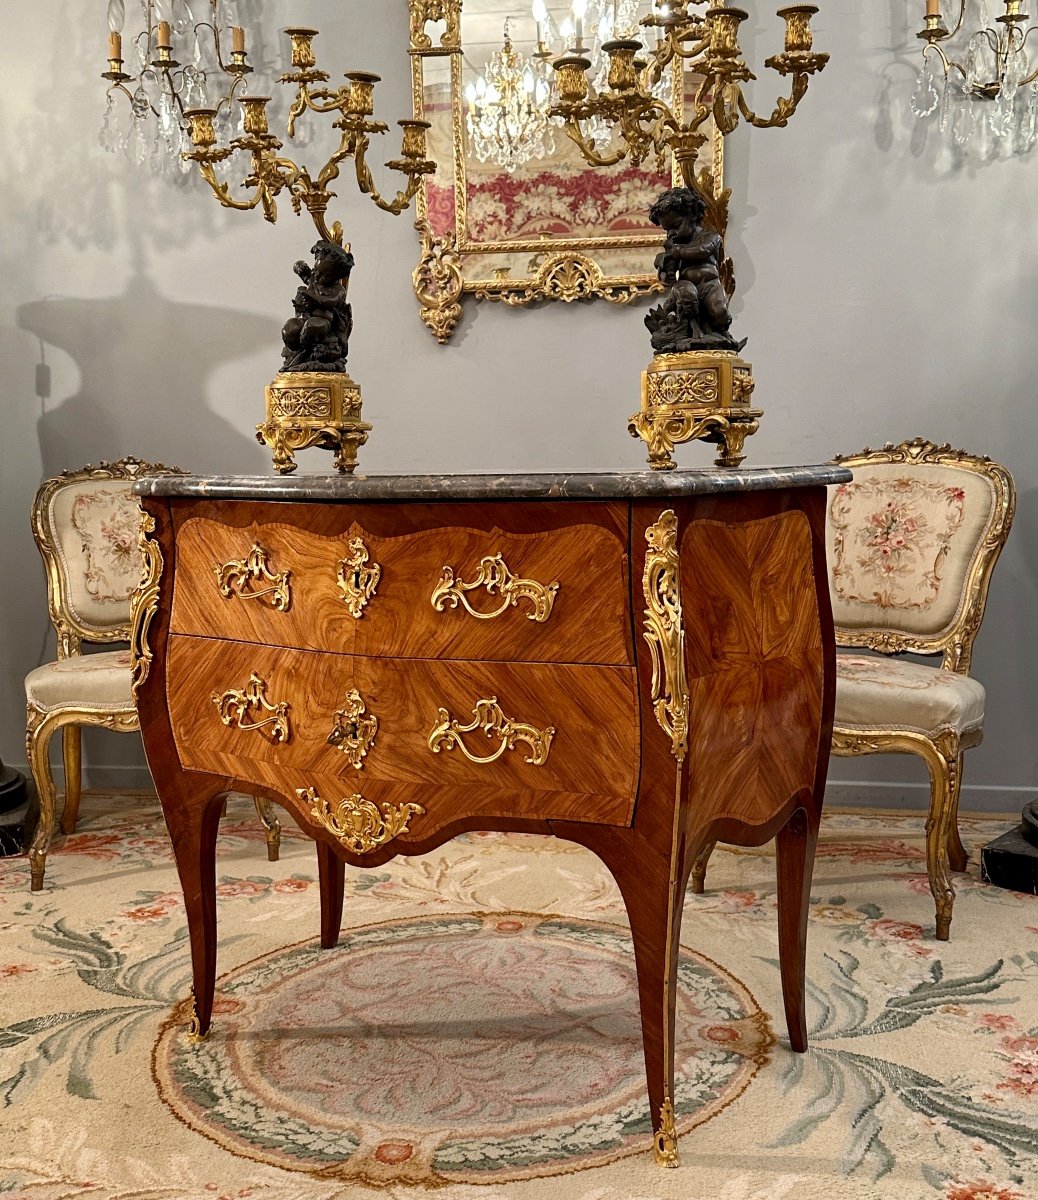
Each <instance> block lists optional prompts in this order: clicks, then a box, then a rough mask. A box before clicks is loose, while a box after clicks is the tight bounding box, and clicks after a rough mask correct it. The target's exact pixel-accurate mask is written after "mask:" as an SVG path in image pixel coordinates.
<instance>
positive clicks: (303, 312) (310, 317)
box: [104, 0, 436, 474]
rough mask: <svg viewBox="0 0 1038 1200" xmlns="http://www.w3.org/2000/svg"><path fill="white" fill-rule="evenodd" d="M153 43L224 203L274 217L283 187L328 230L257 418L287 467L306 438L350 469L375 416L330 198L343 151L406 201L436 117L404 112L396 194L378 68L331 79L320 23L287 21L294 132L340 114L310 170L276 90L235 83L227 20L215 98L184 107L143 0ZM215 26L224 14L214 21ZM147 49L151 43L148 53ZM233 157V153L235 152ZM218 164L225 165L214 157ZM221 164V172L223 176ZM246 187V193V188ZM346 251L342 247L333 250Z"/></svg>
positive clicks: (190, 156) (114, 47) (113, 59)
mask: <svg viewBox="0 0 1038 1200" xmlns="http://www.w3.org/2000/svg"><path fill="white" fill-rule="evenodd" d="M146 9H147V14H148V18H147V19H148V29H147V32H146V35H142V37H144V36H146V37H147V42H148V46H149V47H152V46H154V53H153V56H151V69H152V72H153V74H154V75H155V77H156V78H157V79H159V81H160V86H161V88H162V91H163V95H166V94H167V93H168V95H170V96H172V97H173V98H174V100H175V102H176V105H177V109H178V111H179V113H180V114H181V115H182V117H183V119H184V120H186V122H187V123H188V127H189V131H190V139H191V148H190V149H189V150H186V151H185V152H184V153H183V156H182V157H183V159H184V160H185V161H186V162H189V163H191V162H193V163H194V164H195V165H196V166H197V168H198V170H199V172H200V174H201V176H202V178H203V179H204V180H205V182H206V183H207V184H208V186H209V188H210V190H211V191H212V193H213V195H214V196H215V197H216V199H217V200H218V201H219V202H220V204H222V205H223V206H224V207H225V208H233V209H239V210H242V211H247V210H249V209H254V208H259V209H260V210H261V211H262V213H263V216H264V217H265V219H266V220H268V221H271V222H274V221H276V220H277V216H278V208H277V199H278V197H279V196H280V195H281V194H282V193H285V194H287V196H288V197H289V199H290V201H291V204H292V208H293V210H294V211H295V212H296V213H297V214H299V213H301V212H302V210H303V209H304V208H305V209H306V210H307V212H308V213H309V214H310V216H311V218H312V220H313V222H314V225H315V227H316V229H317V232H318V234H319V235H320V240H319V241H318V243H317V245H316V246H314V248H313V251H312V253H313V254H314V259H315V261H314V265H313V267H311V266H309V264H306V263H297V264H296V272H297V274H299V275H300V276H301V277H302V278H303V280H304V286H303V287H301V288H299V289H298V290H297V293H296V298H295V301H294V307H295V316H294V317H292V318H290V319H289V321H288V322H287V323H286V325H285V329H284V333H283V337H284V342H285V350H284V354H283V357H284V365H283V368H282V370H281V371H279V372H278V374H277V377H276V378H275V379H274V381H273V382H272V383H271V384H270V385H269V386H268V387H267V389H266V420H265V421H264V422H263V423H262V424H260V425H258V426H257V428H256V436H257V438H258V440H259V441H260V442H263V443H265V444H266V445H267V446H269V447H270V449H271V450H272V451H273V456H274V466H275V468H276V469H277V470H278V471H279V472H281V473H283V474H287V473H288V472H291V471H294V470H295V467H296V463H295V459H294V457H293V453H294V451H296V450H301V449H305V448H306V447H309V446H320V447H323V448H325V449H330V450H333V451H334V452H335V465H336V467H337V468H338V469H339V470H340V471H353V469H354V467H355V466H356V462H357V450H358V448H359V447H360V446H362V445H364V443H365V442H366V441H367V436H368V432H369V430H370V429H371V426H370V425H368V424H365V423H364V422H363V421H362V420H361V417H360V410H361V397H360V388H359V387H358V386H357V384H356V383H354V382H353V380H351V379H350V377H349V375H348V374H346V355H347V350H348V338H349V331H350V329H351V328H352V320H353V318H352V313H351V311H350V306H349V305H348V304H347V303H346V288H347V287H348V283H349V275H350V270H351V269H352V267H353V256H352V254H350V252H349V250H350V248H349V246H348V245H344V242H343V228H342V225H341V223H340V222H339V221H334V222H332V223H331V224H330V225H329V224H328V221H327V216H326V214H327V210H328V206H329V203H330V201H331V200H332V199H333V198H334V197H335V195H336V193H335V192H333V191H332V190H331V189H332V184H333V183H334V182H335V180H336V179H337V178H338V177H339V174H340V169H341V166H342V164H343V163H345V162H347V161H349V160H350V159H352V160H353V165H354V170H355V173H356V179H357V186H358V188H359V189H360V191H361V192H362V193H364V194H365V195H368V196H370V197H371V199H372V200H373V201H374V202H375V204H376V205H377V206H378V207H379V208H380V209H382V210H383V211H384V212H388V213H393V214H394V215H398V214H399V213H401V212H403V211H404V210H405V209H406V208H407V207H408V205H410V203H411V201H412V199H413V198H414V196H415V194H416V193H417V191H418V188H419V186H420V184H421V179H422V176H423V175H430V174H432V173H433V172H434V171H435V169H436V164H435V163H433V162H431V161H430V160H429V159H428V158H427V157H426V144H425V134H426V130H427V129H428V128H429V123H428V122H427V121H418V120H401V121H399V122H398V124H399V125H400V127H401V128H402V130H403V146H402V150H401V154H400V157H399V158H397V159H393V160H391V161H390V162H387V163H386V166H387V167H388V168H389V169H390V170H393V171H397V172H399V173H401V174H402V175H403V176H404V177H405V180H406V182H405V183H404V186H403V187H402V188H401V189H400V190H399V191H397V193H396V194H395V195H393V196H383V195H382V194H381V193H380V192H379V190H378V189H377V188H376V186H375V181H374V178H373V177H372V173H371V169H370V167H369V166H368V162H367V154H368V150H369V148H370V144H371V137H372V135H373V134H384V133H386V132H387V130H388V126H387V125H385V124H383V123H382V122H381V121H377V120H374V118H373V113H374V90H375V84H376V83H378V82H379V76H378V75H373V74H371V73H370V72H367V71H349V72H347V74H346V80H347V83H346V84H345V85H344V86H342V87H339V88H330V87H328V86H325V85H326V84H327V83H328V81H329V78H330V76H329V75H328V74H327V72H325V71H322V70H320V69H319V68H318V66H317V60H316V58H315V55H314V49H313V40H314V38H315V37H316V36H317V30H316V29H309V28H303V27H296V28H290V29H286V30H285V33H286V34H287V35H288V36H289V38H290V39H291V42H292V59H291V70H289V71H288V72H287V73H285V74H284V75H282V76H281V77H280V79H279V80H278V82H279V83H281V84H287V85H289V86H293V87H295V89H296V94H295V98H294V99H293V101H292V104H291V107H290V109H289V113H288V119H287V124H286V133H287V136H288V137H289V138H294V137H295V132H296V123H297V121H298V120H299V119H300V117H302V116H304V114H306V113H307V112H310V113H315V114H327V115H330V116H333V117H334V118H335V119H334V121H333V127H334V128H335V129H337V130H339V131H340V134H341V136H340V139H339V145H338V147H337V148H336V149H335V151H334V152H333V153H332V154H331V156H330V157H329V158H328V160H327V161H326V162H325V164H324V165H323V166H322V167H321V169H320V170H319V171H318V172H316V174H315V173H314V172H312V171H311V170H310V169H309V168H308V167H306V166H305V165H300V164H297V163H296V162H294V161H293V160H292V159H291V158H288V157H286V155H285V154H284V153H283V152H282V151H283V143H282V142H281V141H280V140H279V139H278V138H277V137H276V136H275V135H274V134H273V133H271V131H270V128H269V123H268V116H267V104H268V103H269V102H270V97H269V96H255V95H241V94H238V91H237V89H238V85H239V84H240V83H241V81H242V80H243V79H244V77H245V75H246V74H248V73H249V72H250V71H251V70H252V68H251V66H249V64H248V62H247V59H246V55H245V34H244V30H243V29H241V28H235V29H234V30H232V53H231V59H230V61H229V62H227V63H226V65H225V64H224V61H223V57H222V54H221V51H220V46H219V35H218V31H216V32H215V33H214V36H215V38H216V46H217V58H218V64H219V67H220V69H221V70H222V71H224V72H226V73H227V74H228V75H230V76H231V77H232V78H233V83H232V85H231V87H230V89H229V91H228V94H227V96H226V97H225V98H224V99H223V100H221V102H220V104H219V105H218V106H216V107H205V106H202V105H199V106H197V107H186V106H185V104H184V102H183V99H182V96H181V92H182V91H183V89H182V88H179V87H178V86H177V80H178V75H177V72H178V70H179V68H180V64H179V63H178V62H177V61H176V59H175V57H174V47H173V44H172V43H173V40H174V38H173V32H172V29H171V25H170V23H169V22H168V21H162V20H159V21H157V22H154V23H153V21H152V16H153V0H146ZM214 30H215V26H214ZM121 53H122V50H121V37H120V35H119V32H118V31H115V30H113V32H112V33H111V34H110V36H109V70H108V71H107V72H105V75H104V77H105V78H106V79H109V80H111V81H112V86H113V87H116V88H123V87H124V80H126V79H128V78H129V76H127V75H125V73H124V72H123V70H122V67H123V62H122V58H121ZM146 57H148V55H146ZM232 101H237V103H239V104H240V105H241V109H242V121H241V133H240V135H239V136H237V137H233V138H231V139H230V141H229V143H227V144H220V137H219V133H218V126H217V117H218V115H219V114H220V113H221V110H222V108H223V106H225V105H229V104H230V103H231V102H232ZM239 154H241V155H246V156H247V157H248V165H247V167H246V168H245V169H244V170H243V172H242V177H241V181H240V184H239V186H238V187H235V188H232V185H231V184H230V183H228V182H226V176H227V175H228V171H227V167H228V166H229V165H230V162H233V161H234V156H237V155H239ZM227 160H230V161H227ZM218 167H219V174H218V170H217V168H218ZM220 175H223V176H224V178H223V179H221V178H220ZM239 191H243V192H244V193H245V194H244V195H239V194H238V193H239ZM336 251H338V253H336Z"/></svg>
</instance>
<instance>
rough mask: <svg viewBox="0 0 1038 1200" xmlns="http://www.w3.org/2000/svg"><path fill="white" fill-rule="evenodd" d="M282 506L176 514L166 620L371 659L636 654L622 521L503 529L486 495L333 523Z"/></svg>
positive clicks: (185, 629)
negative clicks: (251, 514) (249, 516)
mask: <svg viewBox="0 0 1038 1200" xmlns="http://www.w3.org/2000/svg"><path fill="white" fill-rule="evenodd" d="M286 507H288V506H281V505H262V506H255V505H254V506H251V508H252V509H253V511H255V510H256V509H257V508H262V509H265V510H266V512H264V513H262V514H261V515H260V519H256V520H252V521H249V522H247V523H244V524H243V523H240V522H236V521H234V522H232V521H224V520H220V519H218V517H217V518H214V517H211V516H208V515H207V516H200V515H199V516H191V515H189V516H188V517H187V519H186V520H183V521H182V522H181V524H180V526H179V529H178V533H177V569H176V586H175V590H174V598H173V617H172V629H173V631H174V632H178V633H192V634H203V635H208V636H213V635H216V636H221V637H226V638H233V639H235V640H240V641H251V642H261V643H264V644H268V645H279V646H294V647H299V648H302V649H315V650H332V651H336V652H338V653H347V654H362V655H366V656H374V657H382V656H388V657H407V658H455V659H474V660H481V661H485V660H499V661H509V660H517V661H525V662H572V663H604V664H615V665H629V664H630V663H631V661H632V659H631V650H630V633H629V618H628V595H629V583H628V561H627V553H626V542H625V540H624V539H622V538H621V536H620V534H619V532H618V529H619V528H623V527H625V523H622V522H621V521H620V520H613V521H611V522H606V523H602V522H601V521H599V522H598V523H592V522H589V521H581V520H579V519H578V520H577V521H575V522H574V523H572V524H565V525H562V526H560V527H556V528H547V529H545V528H540V529H534V530H526V529H516V528H512V529H510V528H507V524H506V523H505V522H500V523H494V524H489V523H487V522H486V517H485V509H486V507H488V506H478V505H439V506H429V505H424V506H411V505H381V506H378V508H368V509H357V508H354V509H353V510H352V511H351V512H344V511H343V510H342V509H332V512H331V515H332V516H333V517H338V520H337V521H335V522H334V524H335V525H336V526H337V528H334V529H332V530H330V531H329V530H328V528H327V526H328V524H329V516H328V509H329V506H321V505H313V506H297V505H293V506H290V507H291V509H292V510H293V513H292V515H293V517H294V518H295V519H293V520H292V521H286V520H284V519H280V520H279V519H278V518H280V517H283V515H285V508H286ZM556 507H557V508H558V509H559V510H560V511H561V514H562V515H568V514H567V510H569V509H575V508H577V507H578V506H575V505H561V506H556ZM579 507H582V508H586V507H587V506H579ZM599 507H600V508H610V507H615V506H606V505H601V506H599ZM494 508H495V509H497V510H498V512H497V513H496V514H495V515H497V516H499V517H500V516H501V515H502V513H501V511H500V510H502V509H505V508H506V506H501V505H497V506H494ZM224 509H233V506H232V505H229V504H227V503H226V502H225V503H224V505H223V506H222V508H221V509H220V510H219V514H218V515H222V514H223V511H224ZM481 509H483V510H484V511H482V512H481ZM416 510H417V511H416ZM210 511H212V509H210ZM513 512H514V514H515V517H514V519H516V520H519V519H522V518H521V517H520V516H519V514H518V510H513ZM311 514H312V519H311ZM232 515H233V514H232ZM504 515H505V516H506V517H507V515H508V513H507V510H506V511H505V513H504ZM574 515H576V514H574ZM611 515H612V516H613V517H614V518H615V517H618V516H619V514H611ZM523 516H525V514H523ZM436 518H438V519H439V520H438V522H437V523H436V524H432V523H431V522H432V520H434V519H436ZM466 520H468V522H469V523H468V524H465V521H466ZM423 523H428V524H430V527H428V528H421V527H420V526H421V525H422V524H423ZM540 523H541V524H543V523H544V518H543V516H541V518H540ZM314 525H317V526H318V527H317V528H315V527H313V526H314ZM416 525H418V526H419V527H418V528H415V526H416ZM480 526H482V527H480Z"/></svg>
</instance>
